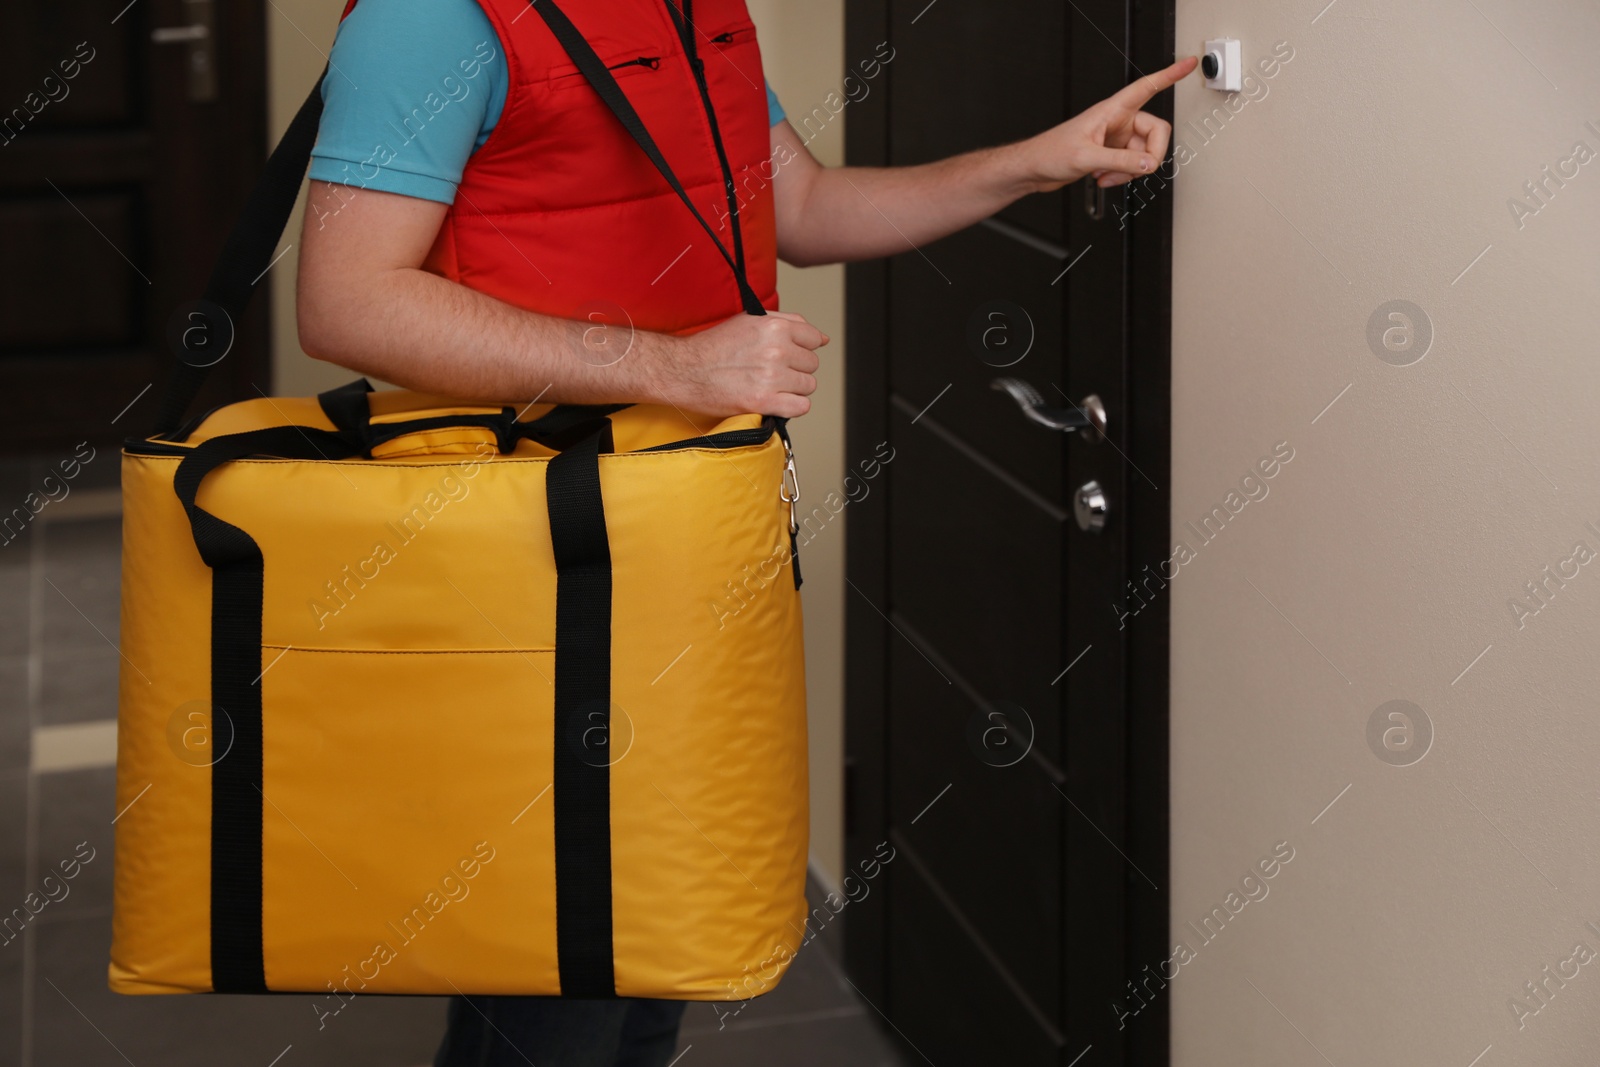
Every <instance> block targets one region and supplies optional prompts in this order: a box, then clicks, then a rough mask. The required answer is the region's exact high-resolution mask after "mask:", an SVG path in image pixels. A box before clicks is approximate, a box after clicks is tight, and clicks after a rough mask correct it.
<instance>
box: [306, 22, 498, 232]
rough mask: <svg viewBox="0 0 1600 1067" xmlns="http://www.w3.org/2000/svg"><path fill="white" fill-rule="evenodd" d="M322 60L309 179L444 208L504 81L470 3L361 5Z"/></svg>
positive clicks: (488, 125) (486, 29)
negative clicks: (324, 70) (325, 62)
mask: <svg viewBox="0 0 1600 1067" xmlns="http://www.w3.org/2000/svg"><path fill="white" fill-rule="evenodd" d="M329 59H330V61H331V66H330V68H329V72H328V77H327V79H326V80H325V81H324V82H323V89H322V98H323V112H322V125H321V127H320V128H319V129H318V131H317V144H316V147H315V148H313V149H312V151H311V177H312V178H315V179H317V180H318V181H328V182H338V183H340V184H343V185H352V186H356V187H358V188H363V189H377V190H379V191H381V192H386V193H399V194H401V195H403V196H415V197H420V198H422V199H424V200H436V201H439V202H440V203H444V204H449V203H453V202H454V201H455V195H456V186H457V185H458V184H459V183H460V181H461V172H462V171H463V170H464V169H465V168H466V165H467V159H468V157H469V156H471V155H472V153H473V151H474V150H476V149H477V147H478V146H479V145H481V144H483V142H484V140H485V138H487V137H488V136H489V131H490V130H492V129H494V124H495V122H496V121H497V120H498V119H499V117H500V112H501V110H502V109H503V108H504V106H505V100H506V86H507V84H508V75H507V72H506V62H505V56H504V55H503V53H502V52H501V48H500V40H499V38H498V36H496V34H495V30H494V25H493V24H492V23H491V22H490V21H489V17H488V16H487V15H485V14H484V13H483V9H482V8H480V7H479V6H478V4H477V0H361V2H360V3H359V4H357V5H356V7H355V10H354V11H352V12H351V13H350V16H349V18H347V19H345V20H344V22H343V23H341V24H340V26H339V32H338V34H337V35H336V36H335V37H334V41H333V49H332V51H331V52H330V54H329Z"/></svg>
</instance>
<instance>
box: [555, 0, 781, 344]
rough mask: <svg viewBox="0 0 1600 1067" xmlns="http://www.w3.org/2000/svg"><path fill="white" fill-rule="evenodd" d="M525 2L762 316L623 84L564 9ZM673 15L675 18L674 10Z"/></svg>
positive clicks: (750, 308) (747, 305) (737, 266)
mask: <svg viewBox="0 0 1600 1067" xmlns="http://www.w3.org/2000/svg"><path fill="white" fill-rule="evenodd" d="M528 3H529V6H531V7H532V8H533V9H534V10H535V11H537V12H538V13H539V17H540V18H542V19H544V21H545V24H546V25H548V26H549V27H550V32H552V33H554V34H555V35H556V40H558V41H560V42H561V47H562V48H564V49H566V51H567V55H568V56H569V57H571V59H572V62H573V63H575V64H577V67H578V70H579V71H581V72H582V74H583V76H584V77H585V78H586V79H588V82H589V84H590V85H591V86H593V87H594V91H595V92H597V93H599V94H600V99H601V100H604V101H605V104H606V107H608V108H610V109H611V113H612V114H613V115H615V116H617V120H618V121H619V122H621V123H622V125H623V126H624V127H625V128H626V129H627V131H628V133H629V134H631V135H632V136H633V139H634V141H636V142H637V143H638V145H639V147H640V148H641V149H643V150H644V154H645V155H647V156H649V157H650V162H652V163H654V164H655V166H656V170H659V171H660V172H661V176H662V177H663V178H665V179H667V184H668V185H670V186H672V191H673V192H675V193H677V194H678V199H680V200H682V201H683V202H684V204H685V205H686V206H687V207H688V208H689V210H690V211H691V212H693V213H694V217H695V220H696V221H697V222H699V223H700V227H701V229H703V230H705V231H706V233H707V234H709V235H710V237H711V243H712V244H713V245H715V246H716V249H717V251H718V252H720V253H721V254H722V258H723V260H724V261H725V262H726V263H727V264H728V269H729V270H731V271H733V278H734V282H735V283H736V284H737V285H738V286H739V301H740V303H742V304H743V305H744V310H745V312H746V314H750V315H765V314H766V313H767V309H766V308H765V307H763V306H762V305H761V298H760V297H758V296H756V293H755V290H754V289H752V288H750V280H749V279H748V278H746V277H745V272H744V270H743V267H742V263H741V262H736V261H735V259H734V257H733V256H730V255H729V254H728V250H727V249H726V248H724V247H723V246H722V241H721V240H720V239H719V238H718V237H717V231H715V230H713V229H712V228H711V224H710V223H708V222H707V221H706V220H705V216H703V215H701V214H700V211H699V209H698V208H696V207H695V206H694V201H693V200H690V199H689V194H688V193H687V192H686V191H685V190H684V188H683V183H682V182H680V181H678V176H677V175H676V174H674V173H672V168H671V167H669V166H668V165H667V159H666V157H665V156H663V155H662V154H661V149H660V148H658V147H657V146H656V142H655V139H654V138H653V137H651V136H650V131H649V130H647V129H645V128H644V120H643V119H641V118H639V113H638V112H637V111H635V110H634V109H633V105H632V104H631V103H629V102H628V97H627V96H626V94H624V93H623V91H622V87H621V86H619V85H618V84H617V79H616V78H615V77H614V76H613V75H612V73H611V71H610V70H608V69H607V68H606V65H605V63H604V62H603V61H602V60H601V59H600V57H599V56H597V55H596V54H595V51H594V49H593V48H592V47H591V46H590V45H589V42H588V41H586V40H584V37H583V34H582V33H580V32H578V28H577V27H576V26H574V25H573V24H572V20H571V19H569V18H567V16H566V12H564V11H562V10H561V9H560V8H559V7H557V6H556V5H555V0H528ZM668 7H669V8H670V7H671V5H670V4H669V5H668ZM674 15H675V17H676V13H675V12H674ZM724 178H725V179H726V181H727V182H728V183H729V184H732V182H733V176H732V175H731V174H727V173H726V172H725V173H724ZM731 207H732V210H731V211H730V215H734V214H736V212H737V210H738V209H737V204H733V205H731ZM733 234H734V244H735V246H736V250H737V252H738V259H739V260H740V261H742V260H743V259H744V249H743V242H742V241H741V240H740V238H739V231H738V229H737V228H735V229H734V231H733Z"/></svg>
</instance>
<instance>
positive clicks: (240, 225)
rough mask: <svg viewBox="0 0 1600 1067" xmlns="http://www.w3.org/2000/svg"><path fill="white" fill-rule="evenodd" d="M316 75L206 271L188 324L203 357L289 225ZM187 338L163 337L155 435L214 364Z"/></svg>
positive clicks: (317, 116)
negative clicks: (201, 299)
mask: <svg viewBox="0 0 1600 1067" xmlns="http://www.w3.org/2000/svg"><path fill="white" fill-rule="evenodd" d="M322 75H323V77H322V78H318V79H317V84H316V86H315V87H314V88H313V89H312V90H311V95H310V96H307V97H306V101H305V103H303V104H301V105H300V110H299V111H298V112H296V113H295V116H294V120H293V121H292V122H290V123H289V129H288V130H287V131H285V133H284V135H283V139H282V140H281V141H279V142H278V147H277V148H275V149H273V151H272V155H271V156H270V157H268V159H267V165H266V168H265V169H264V170H263V171H262V174H261V177H260V178H259V179H258V180H257V181H256V186H255V188H254V189H252V190H251V192H250V199H249V200H247V201H245V206H244V210H243V211H242V212H240V213H239V220H238V221H237V222H236V223H234V227H233V232H232V233H230V234H229V235H228V241H227V243H226V244H224V245H223V246H222V255H220V256H219V257H217V263H216V266H215V267H213V268H212V270H211V280H210V281H209V282H208V283H207V284H206V295H205V306H203V307H202V308H201V309H199V310H198V311H196V312H195V314H198V315H201V316H203V317H204V318H205V319H206V320H207V321H204V322H194V321H191V326H192V327H194V328H196V329H199V330H200V331H201V333H200V334H198V335H197V336H204V337H205V338H207V339H208V348H207V352H208V353H209V352H210V351H212V350H214V349H215V348H218V347H220V348H223V349H224V350H226V347H227V345H228V344H229V343H231V338H232V335H233V329H234V326H235V325H236V324H237V323H238V322H239V320H240V319H241V318H243V316H244V309H245V306H246V305H247V304H249V303H250V294H252V293H253V292H255V287H256V283H257V282H259V281H260V280H261V277H262V275H264V274H265V273H266V271H267V268H268V267H269V266H270V265H271V264H272V255H273V252H274V250H275V249H276V248H277V245H278V240H279V239H280V238H281V237H282V236H283V228H284V227H285V226H286V225H288V223H289V214H290V212H292V211H293V210H294V202H295V198H296V197H298V196H299V195H300V182H301V180H302V179H304V178H305V176H306V166H307V165H308V164H309V163H310V161H311V149H312V147H313V146H314V145H315V144H316V142H317V125H318V123H320V122H321V121H322V80H323V78H326V77H327V75H328V72H327V71H326V70H324V71H323V72H322ZM219 312H220V313H221V314H222V315H225V316H226V320H225V321H215V320H216V317H217V315H218V313H219ZM192 332H193V331H192V330H180V331H169V333H172V334H174V336H173V339H172V341H171V343H172V345H173V348H174V351H173V352H172V356H173V364H172V370H171V372H170V376H169V377H168V379H167V390H166V393H165V395H164V396H163V397H162V400H161V409H160V411H159V412H157V414H156V420H155V429H154V433H156V434H168V433H171V432H172V431H173V430H175V429H177V428H178V426H179V424H181V423H182V422H183V414H184V412H186V411H188V410H189V405H190V404H191V403H193V402H194V398H195V396H196V395H198V394H199V392H200V387H201V386H202V385H204V384H205V380H206V373H207V372H208V371H209V370H210V369H211V364H212V363H214V362H216V359H215V357H213V356H211V355H209V354H207V355H205V357H204V359H203V360H202V359H197V358H196V355H197V354H191V353H190V352H189V351H188V349H186V348H185V347H184V338H185V337H188V336H190V335H191V334H192Z"/></svg>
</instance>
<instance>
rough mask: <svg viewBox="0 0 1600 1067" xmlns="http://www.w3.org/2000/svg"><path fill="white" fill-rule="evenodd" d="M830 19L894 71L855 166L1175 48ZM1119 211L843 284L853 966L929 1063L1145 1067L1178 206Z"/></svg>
mask: <svg viewBox="0 0 1600 1067" xmlns="http://www.w3.org/2000/svg"><path fill="white" fill-rule="evenodd" d="M848 12H849V29H848V34H847V41H848V43H847V56H870V55H874V54H875V50H877V54H880V55H881V54H883V53H884V52H885V51H886V50H884V49H881V48H880V42H882V41H887V42H889V47H890V48H892V59H890V61H889V62H888V63H887V64H886V65H885V66H884V68H883V72H882V74H881V76H880V79H876V80H875V83H874V91H873V92H871V93H869V94H867V95H865V96H864V97H861V98H860V99H859V100H858V101H857V102H855V103H852V105H851V107H852V108H853V110H852V111H851V112H850V117H849V128H848V137H849V145H848V148H849V156H850V161H851V162H854V163H860V164H906V163H918V162H923V161H926V160H930V159H935V158H939V157H942V156H946V155H949V154H952V153H955V152H959V151H962V150H966V149H970V148H975V147H978V146H980V145H988V144H997V143H1001V142H1004V141H1009V140H1013V139H1017V138H1021V137H1024V136H1027V135H1029V134H1032V133H1035V132H1037V131H1039V130H1041V129H1044V128H1045V127H1047V126H1049V125H1052V124H1054V123H1057V122H1060V121H1062V120H1063V119H1065V118H1067V117H1069V116H1070V115H1072V114H1075V113H1076V112H1078V111H1080V110H1082V109H1083V108H1084V107H1086V106H1088V105H1089V104H1092V103H1094V102H1095V101H1098V100H1100V99H1102V98H1104V97H1106V96H1108V95H1110V94H1111V93H1113V92H1115V91H1116V90H1117V89H1119V88H1121V87H1122V86H1123V85H1125V84H1127V82H1128V81H1130V80H1131V79H1132V78H1133V77H1136V76H1137V74H1138V73H1139V72H1140V71H1141V70H1155V69H1159V67H1161V66H1163V65H1165V63H1167V62H1169V61H1170V59H1169V57H1170V56H1171V54H1172V50H1173V49H1172V40H1171V17H1170V5H1169V4H1166V3H1160V4H1150V5H1146V4H1140V3H1132V2H1128V0H1098V2H1096V0H1074V2H1071V3H1067V2H1062V0H1013V2H1009V3H1006V4H981V5H975V4H962V3H955V2H951V0H945V2H936V3H933V4H930V3H928V0H907V2H901V0H851V3H850V5H849V8H848ZM858 95H859V94H858ZM1158 106H1166V107H1169V108H1170V102H1168V101H1163V102H1162V103H1161V105H1158ZM1123 195H1124V194H1123V193H1121V192H1113V193H1111V194H1107V195H1105V196H1103V197H1102V196H1097V195H1093V194H1091V193H1090V192H1088V191H1087V190H1086V187H1085V186H1084V185H1078V186H1073V187H1069V188H1068V189H1065V190H1063V191H1061V192H1059V193H1055V194H1050V195H1046V196H1037V197H1033V198H1029V199H1027V200H1025V201H1022V202H1019V203H1018V204H1016V205H1015V206H1014V207H1012V208H1011V209H1009V210H1007V211H1005V212H1004V213H1002V214H1001V215H1000V216H998V217H997V218H996V219H993V220H989V221H987V222H985V223H982V224H980V225H977V226H974V227H972V228H970V229H968V230H966V231H964V232H962V233H959V234H956V235H954V236H952V237H950V238H948V239H946V240H943V241H940V242H937V243H935V244H933V245H930V246H928V247H926V248H924V249H922V250H920V251H908V252H907V253H905V254H903V255H899V256H896V257H894V258H892V259H890V260H887V261H884V262H881V263H876V264H865V265H861V266H856V267H852V268H851V269H850V275H849V354H850V355H849V365H850V370H849V372H848V373H849V378H848V389H849V401H848V402H849V429H848V445H847V454H848V455H849V456H862V457H866V456H873V455H878V456H880V458H881V456H882V455H885V454H887V455H889V456H891V457H892V458H890V459H889V461H888V462H887V463H886V464H884V465H883V467H882V472H881V474H880V475H879V486H878V491H875V492H874V493H873V494H872V495H871V496H868V497H866V498H864V499H863V500H862V502H861V503H860V504H859V505H857V506H858V507H859V509H860V510H853V511H852V512H851V517H850V526H849V562H848V573H849V578H850V583H851V588H850V590H849V592H848V594H847V595H848V597H849V615H848V627H849V632H848V640H847V649H848V657H849V658H848V665H847V670H848V683H847V689H848V706H847V742H846V750H847V766H846V793H847V795H846V812H847V815H846V819H847V824H848V825H847V827H846V842H847V844H846V847H847V859H849V860H852V862H854V861H855V860H858V859H864V858H868V857H875V850H877V849H878V846H879V842H882V841H887V842H888V844H889V846H890V847H892V849H893V853H892V857H893V858H892V859H890V860H889V862H888V863H887V864H885V865H884V875H883V877H884V881H883V882H882V883H881V889H878V890H877V891H875V892H873V893H872V894H871V895H869V896H866V897H865V898H863V899H862V900H861V901H860V902H859V903H858V904H852V906H851V910H850V911H848V912H847V913H846V914H847V916H848V920H847V923H846V928H847V931H848V933H847V945H848V948H847V957H848V963H849V966H850V969H851V971H852V974H853V977H854V980H855V981H857V983H858V984H859V986H860V988H861V990H862V991H863V993H865V994H866V995H867V997H868V999H870V1000H872V1001H873V1003H874V1004H876V1005H877V1006H878V1007H879V1008H880V1009H881V1010H882V1012H883V1013H884V1015H885V1016H886V1017H887V1018H888V1019H889V1020H890V1021H891V1022H892V1024H893V1027H894V1028H895V1029H896V1030H897V1031H898V1032H899V1033H900V1034H901V1036H903V1037H904V1038H905V1039H906V1040H907V1041H908V1042H909V1043H910V1044H911V1045H912V1046H914V1048H915V1050H916V1051H915V1052H914V1053H913V1056H915V1055H917V1054H920V1055H921V1056H922V1057H924V1058H926V1059H928V1060H929V1061H931V1062H932V1063H935V1064H939V1065H941V1067H942V1065H944V1064H949V1063H997V1064H999V1063H1003V1064H1006V1065H1008V1067H1034V1065H1038V1067H1043V1065H1052V1067H1057V1065H1067V1064H1073V1063H1078V1064H1081V1065H1084V1067H1089V1065H1093V1064H1133V1063H1138V1064H1141V1065H1142V1064H1151V1063H1159V1062H1165V1055H1166V1053H1165V1049H1166V1041H1167V1034H1166V1021H1165V1000H1164V999H1163V992H1164V991H1163V990H1161V989H1158V988H1157V987H1156V984H1155V983H1150V980H1149V974H1150V973H1151V972H1150V971H1146V970H1145V969H1144V968H1145V965H1146V964H1148V965H1150V967H1151V968H1152V970H1154V971H1156V972H1157V973H1159V965H1160V964H1161V963H1162V962H1163V961H1165V960H1166V959H1167V958H1168V956H1169V955H1170V952H1169V951H1168V950H1167V948H1166V946H1165V941H1166V935H1165V930H1166V894H1165V882H1166V855H1167V849H1166V749H1165V737H1166V731H1165V714H1166V692H1165V678H1166V653H1165V648H1166V617H1165V603H1164V600H1163V598H1162V595H1161V593H1162V590H1161V588H1160V587H1159V580H1158V581H1157V582H1154V583H1149V584H1148V588H1146V586H1145V585H1144V584H1141V586H1140V587H1139V596H1138V598H1137V599H1135V598H1133V597H1132V596H1131V590H1130V588H1129V585H1128V583H1129V582H1130V581H1132V580H1137V581H1139V582H1141V583H1146V582H1147V579H1148V573H1150V572H1146V571H1145V570H1144V567H1145V565H1146V564H1149V565H1150V566H1151V567H1152V568H1153V569H1154V568H1155V567H1156V565H1157V564H1158V563H1160V562H1161V561H1164V560H1166V559H1167V558H1168V557H1169V556H1170V551H1169V550H1164V545H1165V542H1166V540H1167V515H1168V506H1167V497H1166V493H1165V486H1166V474H1167V469H1168V459H1167V448H1168V435H1167V411H1168V392H1169V390H1168V381H1169V378H1168V355H1167V351H1168V346H1167V329H1166V323H1167V316H1168V304H1169V300H1168V292H1169V286H1168V279H1167V270H1168V266H1167V264H1168V255H1167V241H1168V235H1169V233H1170V226H1169V222H1168V220H1169V218H1170V216H1169V214H1168V212H1169V209H1170V188H1167V189H1155V188H1154V187H1153V185H1152V187H1151V188H1149V189H1147V190H1145V192H1144V203H1145V206H1144V207H1143V208H1142V209H1141V210H1140V211H1139V212H1138V213H1137V215H1136V216H1132V215H1130V214H1129V213H1128V212H1126V211H1124V210H1120V209H1119V205H1120V204H1121V202H1122V201H1121V198H1122V196H1123ZM885 210H887V211H889V212H890V213H891V214H892V211H893V208H892V205H890V206H886V207H885ZM1005 376H1012V377H1016V378H1020V379H1023V380H1025V381H1027V382H1029V383H1030V384H1032V385H1033V386H1034V387H1036V388H1037V390H1038V391H1039V392H1040V393H1041V394H1043V398H1044V401H1045V403H1046V404H1049V405H1053V406H1056V407H1063V408H1071V407H1072V406H1073V405H1074V404H1076V403H1079V402H1081V401H1083V399H1084V398H1085V397H1086V396H1087V395H1089V394H1095V395H1097V396H1098V397H1099V398H1100V399H1101V400H1102V401H1103V403H1104V406H1105V409H1106V411H1107V413H1108V428H1109V438H1108V439H1107V440H1105V441H1103V442H1098V443H1095V442H1091V441H1089V440H1085V439H1083V438H1082V437H1081V436H1080V435H1078V434H1075V433H1074V434H1067V433H1063V432H1060V431H1057V430H1051V429H1047V428H1045V427H1043V426H1040V425H1038V424H1036V423H1035V422H1032V421H1030V420H1028V419H1026V418H1024V416H1023V414H1022V412H1021V410H1020V408H1019V406H1018V405H1017V404H1016V403H1015V402H1014V401H1013V400H1012V399H1011V398H1010V397H1009V396H1008V395H1007V394H1006V393H1004V392H1001V391H997V390H996V389H994V388H992V382H993V381H994V379H996V378H1000V377H1005ZM880 442H887V447H885V446H883V445H880ZM890 449H892V452H890V451H888V450H890ZM1091 482H1093V483H1097V484H1098V486H1099V487H1100V488H1101V490H1102V492H1103V494H1104V497H1105V498H1106V500H1107V502H1108V504H1109V511H1108V513H1107V522H1106V525H1105V526H1104V528H1103V529H1101V530H1099V531H1098V532H1096V531H1093V530H1085V529H1082V528H1080V524H1079V522H1078V520H1077V516H1076V511H1075V500H1076V497H1077V496H1078V493H1079V491H1080V488H1081V487H1084V486H1086V485H1087V484H1088V483H1091ZM1156 573H1159V572H1158V571H1156ZM883 851H885V852H886V850H883ZM875 858H879V859H881V858H882V857H881V856H876V857H875ZM1130 982H1133V983H1148V989H1146V987H1145V985H1140V986H1139V987H1138V988H1139V992H1140V995H1139V997H1138V998H1137V999H1135V998H1134V997H1133V995H1132V993H1131V992H1130V987H1129V983H1130ZM1080 1057H1081V1058H1080Z"/></svg>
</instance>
